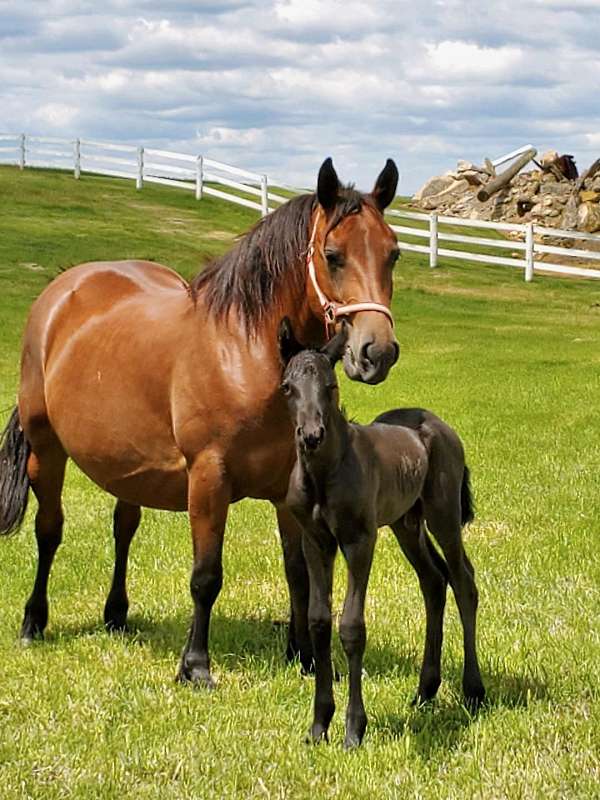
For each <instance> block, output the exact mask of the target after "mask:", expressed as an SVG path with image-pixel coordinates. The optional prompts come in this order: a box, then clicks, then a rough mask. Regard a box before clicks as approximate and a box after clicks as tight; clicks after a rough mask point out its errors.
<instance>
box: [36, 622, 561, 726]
mask: <svg viewBox="0 0 600 800" xmlns="http://www.w3.org/2000/svg"><path fill="white" fill-rule="evenodd" d="M189 626H190V614H189V613H188V612H187V611H181V612H178V613H176V614H172V615H168V616H163V617H159V618H152V617H142V616H139V615H135V614H134V615H132V616H131V617H130V619H129V623H128V629H127V631H126V632H124V633H112V634H109V633H108V632H107V631H106V630H105V628H104V626H103V625H102V623H101V622H100V621H98V623H97V624H87V625H86V624H84V625H81V626H65V627H62V628H60V629H59V630H56V629H54V630H53V631H51V632H50V633H49V635H48V637H47V642H48V644H50V645H53V646H54V647H57V646H60V642H61V641H63V642H64V641H69V640H76V639H80V638H85V637H86V636H94V637H96V636H106V637H107V638H110V637H113V636H117V637H122V639H123V640H124V641H126V642H127V643H128V644H131V645H132V646H135V645H138V646H141V647H147V648H149V649H150V650H152V651H153V652H155V653H156V654H157V655H160V656H167V657H168V656H172V657H173V661H174V663H176V662H177V659H178V658H179V655H180V653H181V652H182V650H183V647H184V645H185V642H186V640H187V635H188V631H189ZM286 645H287V621H286V620H277V621H273V620H270V619H264V618H260V617H229V616H224V615H222V614H219V613H218V612H215V613H213V614H212V617H211V628H210V652H211V656H212V658H213V660H214V661H215V663H218V664H219V666H220V667H221V668H223V669H226V670H236V669H243V668H244V667H246V666H247V665H248V663H249V662H253V663H256V664H262V666H264V667H266V668H267V669H268V670H271V671H273V672H274V671H276V670H278V669H282V668H284V667H285V666H286V661H285V657H284V653H285V650H286ZM333 660H334V663H335V666H336V667H337V668H338V669H339V671H340V672H341V673H342V674H345V673H346V672H347V667H346V659H345V656H344V654H343V651H342V650H341V647H340V645H339V641H338V637H337V635H336V636H334V641H333ZM420 667H421V658H420V655H418V654H417V653H416V652H415V651H412V650H409V651H405V652H402V651H401V650H399V649H398V648H396V647H394V646H392V645H388V644H382V643H381V642H372V643H370V644H368V645H367V650H366V653H365V673H366V675H367V676H368V677H369V678H372V679H375V678H384V677H388V678H389V677H393V676H394V675H397V676H402V677H408V678H410V677H414V682H415V690H416V687H417V684H418V678H419V671H420ZM442 678H443V680H444V681H445V682H446V683H447V684H448V685H449V686H450V687H452V690H453V692H454V691H455V693H456V705H453V707H452V708H451V709H448V710H446V709H444V708H443V707H441V706H437V705H436V701H434V702H433V704H431V706H427V707H426V708H420V709H419V711H420V712H427V713H428V714H429V713H431V714H433V715H434V716H435V717H436V720H437V722H439V719H438V716H439V715H440V714H441V715H442V718H443V717H444V715H445V714H446V711H447V713H448V714H449V715H450V716H449V718H451V719H455V718H456V719H455V721H456V720H462V722H463V723H464V724H469V722H470V721H471V720H472V715H470V714H469V712H468V711H467V710H466V709H465V708H464V707H463V706H462V705H461V695H460V686H461V681H462V664H459V663H458V662H455V663H448V664H446V665H445V666H444V670H443V675H442ZM483 678H484V683H485V685H486V689H487V698H486V701H485V704H484V705H483V707H482V708H481V709H480V711H479V712H478V713H479V715H482V714H487V713H490V712H493V711H494V709H497V708H499V707H501V708H527V707H528V706H529V704H530V703H531V702H532V701H535V700H543V699H547V698H548V697H549V696H550V692H549V689H548V686H547V681H546V679H545V676H539V675H533V674H530V673H528V672H527V671H523V672H520V673H511V672H507V671H503V670H502V669H501V667H499V666H497V665H495V668H494V669H493V670H485V667H484V671H483ZM456 715H458V716H456ZM419 718H421V717H419ZM427 718H428V717H427V715H426V716H424V717H422V719H427ZM409 719H412V717H410V716H408V717H407V716H400V717H398V718H394V717H389V718H387V719H386V720H385V721H384V723H383V724H384V727H386V728H390V726H391V729H392V731H393V730H397V733H398V735H402V733H403V732H404V730H405V727H406V724H407V720H409ZM437 722H436V724H437Z"/></svg>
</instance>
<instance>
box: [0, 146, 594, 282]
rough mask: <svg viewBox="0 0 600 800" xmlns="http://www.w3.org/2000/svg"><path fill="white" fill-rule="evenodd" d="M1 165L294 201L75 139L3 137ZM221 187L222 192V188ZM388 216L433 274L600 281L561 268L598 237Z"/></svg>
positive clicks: (218, 167) (224, 175)
mask: <svg viewBox="0 0 600 800" xmlns="http://www.w3.org/2000/svg"><path fill="white" fill-rule="evenodd" d="M521 149H523V148H521ZM515 152H517V151H515ZM514 155H515V153H509V154H507V156H504V157H503V158H502V159H500V160H499V161H504V160H506V159H507V158H510V157H513V156H514ZM0 162H5V163H6V162H9V163H15V164H18V165H19V166H20V168H21V169H24V168H25V167H26V166H35V167H58V168H63V169H72V170H73V173H74V176H75V178H77V179H79V178H80V176H81V173H82V172H92V173H97V174H101V175H111V176H116V177H121V178H130V179H132V180H135V182H136V187H137V188H138V189H142V187H143V185H144V183H161V184H165V185H167V186H174V187H176V188H178V189H185V190H188V191H192V192H194V193H195V197H196V199H198V200H200V199H202V197H203V195H205V194H206V195H210V196H212V197H218V198H220V199H221V200H225V201H227V202H230V203H236V204H238V205H242V206H245V207H247V208H251V209H253V210H256V211H259V212H260V213H261V215H262V216H265V215H266V214H268V213H269V212H270V211H272V210H273V208H272V204H273V203H276V204H280V203H285V202H286V201H287V200H288V199H289V197H285V196H282V195H280V194H277V193H274V192H273V191H270V189H269V182H268V179H267V176H266V175H260V174H258V173H254V172H249V171H248V170H245V169H240V168H239V167H234V166H231V165H229V164H224V163H222V162H220V161H214V160H213V159H210V158H206V157H204V156H202V155H190V154H187V153H176V152H172V151H170V150H157V149H155V148H150V147H148V148H145V147H141V146H140V147H136V146H135V145H127V144H116V143H112V142H100V141H95V140H91V139H75V140H74V141H73V140H71V139H60V138H51V137H46V136H44V137H40V136H26V135H25V134H20V135H15V134H0ZM217 186H219V188H216V187H217ZM221 187H223V188H221ZM282 188H284V189H285V191H286V192H287V193H288V194H289V193H292V194H294V193H296V190H294V189H292V188H291V187H288V186H285V187H282ZM228 189H229V190H232V189H233V190H234V192H235V193H234V192H232V191H227V190H228ZM386 213H387V214H388V215H389V216H391V217H393V218H394V222H392V225H391V227H392V229H393V230H394V231H395V232H396V234H397V235H398V239H399V245H400V249H401V250H408V251H412V252H416V253H423V254H426V255H428V256H429V265H430V266H431V267H436V266H437V262H438V256H442V257H444V258H460V259H461V260H463V261H477V262H483V263H486V264H500V265H503V266H509V267H517V268H521V269H523V270H524V275H525V280H526V281H531V280H532V279H533V276H534V272H535V271H536V270H540V271H542V272H549V273H557V274H560V275H571V276H577V277H585V278H600V269H589V268H583V267H580V266H570V265H567V264H564V263H562V264H561V263H560V258H569V259H573V258H575V259H584V260H585V261H586V262H588V263H589V262H596V261H600V236H599V235H594V234H587V233H579V232H576V231H566V230H559V229H555V228H545V227H542V226H539V225H535V226H534V225H533V223H527V224H517V223H506V222H487V221H483V220H472V219H462V218H460V217H448V216H441V215H438V214H437V213H435V212H434V213H432V214H421V213H417V212H411V211H400V210H394V209H392V210H388V211H387V212H386ZM398 218H400V219H405V220H408V221H411V222H413V223H416V225H415V226H414V227H413V226H409V225H398V224H395V222H396V220H397V219H398ZM448 225H452V226H460V227H464V228H466V229H467V230H466V231H465V233H466V234H467V235H464V236H463V235H460V234H456V233H451V232H446V231H445V230H444V228H445V227H447V226H448ZM477 228H483V229H492V230H497V231H502V232H518V233H519V239H518V240H516V241H512V240H510V241H507V240H505V239H491V238H485V237H482V236H476V235H475V236H474V235H472V234H471V233H470V231H472V230H473V229H477ZM411 237H415V238H417V239H419V238H423V239H426V242H427V243H426V244H416V243H413V242H410V241H406V239H407V238H411ZM543 237H556V238H560V239H567V240H575V241H577V240H579V241H582V240H586V241H594V242H597V243H598V250H597V251H596V250H584V249H577V248H571V247H565V246H558V245H551V244H544V243H543V241H544V239H543ZM440 242H449V243H454V242H456V243H461V244H466V245H471V246H473V245H475V246H476V247H477V248H479V249H480V248H484V250H487V249H490V248H492V249H493V250H495V251H498V250H500V251H504V250H510V251H512V252H513V253H515V252H516V253H517V254H519V255H521V257H513V256H508V255H507V256H502V255H497V254H494V253H490V254H487V253H485V252H484V253H478V252H473V251H472V250H468V249H466V250H455V249H452V248H445V247H440ZM542 254H544V255H547V254H550V255H555V256H559V260H557V261H555V262H548V261H541V260H540V259H539V256H540V255H542Z"/></svg>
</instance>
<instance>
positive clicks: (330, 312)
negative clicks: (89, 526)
mask: <svg viewBox="0 0 600 800" xmlns="http://www.w3.org/2000/svg"><path fill="white" fill-rule="evenodd" d="M397 181H398V171H397V169H396V166H395V164H394V163H393V161H391V160H388V161H387V163H386V166H385V167H384V169H383V170H382V172H381V174H380V175H379V177H378V178H377V181H376V182H375V186H374V189H373V191H372V192H371V193H370V194H360V193H358V192H357V191H355V190H354V189H352V188H344V187H342V186H341V185H340V183H339V181H338V177H337V175H336V172H335V170H334V168H333V165H332V162H331V159H327V160H326V161H325V162H324V163H323V165H322V166H321V169H320V171H319V176H318V185H317V191H316V193H315V194H310V195H303V196H301V197H297V198H294V199H292V200H290V201H289V202H288V203H286V204H285V205H283V206H282V207H281V208H279V209H278V210H276V211H274V212H273V213H272V214H271V215H269V216H268V217H266V218H265V219H263V220H261V221H260V222H259V223H258V224H257V225H256V226H255V227H254V228H253V229H252V230H251V231H250V232H249V233H248V234H246V236H245V237H244V238H242V239H241V240H240V242H239V243H238V244H237V245H236V246H235V247H234V248H233V249H232V250H231V251H230V252H229V253H228V254H226V255H225V256H224V257H223V258H222V259H220V260H218V261H216V262H215V263H213V264H212V265H210V266H209V267H207V268H206V269H205V270H204V271H203V272H201V273H200V274H199V275H198V276H197V278H196V279H195V280H194V281H192V283H191V284H188V283H186V282H185V281H184V280H183V279H182V278H181V277H180V276H179V275H178V274H177V273H175V272H173V271H172V270H170V269H168V268H166V267H164V266H161V265H158V264H153V263H150V262H140V261H127V262H99V263H90V264H82V265H80V266H78V267H74V268H72V269H69V270H68V271H66V272H64V273H62V274H61V275H59V276H58V277H57V278H56V279H55V280H54V281H53V282H52V283H51V284H50V285H49V286H48V287H47V288H46V289H45V290H44V292H43V293H42V294H41V295H40V297H39V298H38V299H37V301H36V302H35V303H34V305H33V307H32V309H31V312H30V315H29V319H28V321H27V326H26V329H25V334H24V342H23V352H22V362H21V383H20V387H19V394H18V407H17V408H16V409H15V411H14V412H13V415H12V417H11V419H10V421H9V423H8V425H7V428H6V430H5V431H4V435H3V441H2V448H1V450H0V532H2V533H10V532H11V531H13V530H15V529H16V528H18V527H19V525H20V523H21V522H22V520H23V515H24V513H25V507H26V503H27V496H28V489H29V487H30V486H31V488H32V489H33V492H34V494H35V496H36V498H37V501H38V510H37V513H36V518H35V534H36V540H37V545H38V566H37V573H36V578H35V583H34V587H33V591H32V594H31V597H30V598H29V600H28V602H27V604H26V607H25V615H24V620H23V625H22V628H21V637H22V639H23V641H24V642H29V641H31V640H32V639H33V638H35V637H41V636H42V635H43V631H44V628H45V627H46V624H47V620H48V600H47V585H48V577H49V573H50V568H51V565H52V561H53V558H54V555H55V553H56V550H57V548H58V546H59V544H60V541H61V536H62V524H63V513H62V506H61V493H62V487H63V480H64V474H65V465H66V461H67V458H69V457H70V458H72V459H73V461H75V462H76V463H77V464H78V466H79V467H80V468H81V469H82V470H83V472H84V473H85V474H86V475H88V476H89V477H90V478H91V479H92V480H93V481H94V482H95V483H96V484H98V486H100V487H102V488H103V489H105V490H106V491H107V492H110V493H111V494H113V495H114V496H115V497H116V498H117V503H116V507H115V512H114V538H115V568H114V574H113V580H112V585H111V589H110V592H109V595H108V599H107V601H106V606H105V610H104V619H105V623H106V625H107V627H108V628H111V629H122V628H124V627H125V624H126V617H127V610H128V598H127V592H126V570H127V558H128V552H129V546H130V543H131V540H132V538H133V536H134V534H135V532H136V529H137V527H138V524H139V522H140V516H141V510H140V509H141V507H142V506H147V507H152V508H162V509H170V510H173V511H186V510H187V512H188V514H189V519H190V525H191V533H192V543H193V567H192V575H191V583H190V586H191V595H192V599H193V603H194V616H193V622H192V626H191V629H190V633H189V637H188V640H187V643H186V645H185V648H184V651H183V655H182V659H181V666H180V669H179V678H180V679H181V680H183V681H191V682H194V683H199V684H203V685H206V686H211V685H212V678H211V674H210V667H209V656H208V629H209V620H210V613H211V609H212V606H213V603H214V601H215V599H216V598H217V595H218V593H219V591H220V588H221V584H222V544H223V534H224V528H225V521H226V517H227V509H228V506H229V504H230V503H233V502H236V501H237V500H240V499H242V498H244V497H254V498H261V499H266V500H269V501H271V502H272V503H273V504H274V505H275V506H276V508H277V514H278V522H279V528H280V532H281V538H282V546H283V553H284V564H285V570H286V577H287V580H288V585H289V591H290V599H291V609H292V613H291V621H290V634H289V644H288V656H296V655H299V657H300V660H301V662H302V664H303V666H304V667H305V668H308V667H310V665H311V664H312V651H311V643H310V637H309V633H308V622H307V613H308V575H307V572H306V564H305V561H304V557H303V554H302V549H301V535H300V530H299V528H298V525H297V522H296V521H295V520H294V518H293V516H292V515H291V514H290V513H289V511H288V510H287V509H286V508H285V497H286V492H287V487H288V481H289V475H290V472H291V469H292V466H293V464H294V458H295V455H294V436H293V430H292V424H291V421H290V417H289V413H288V409H287V406H286V403H285V399H284V398H283V397H282V396H281V393H280V392H279V383H280V378H281V366H280V358H279V350H278V345H277V329H278V324H279V321H280V320H281V318H282V316H284V315H286V316H288V317H289V318H290V320H291V324H292V325H293V326H294V330H295V331H296V332H297V333H298V336H299V337H300V338H301V339H302V341H306V342H311V343H313V344H314V345H315V346H319V345H322V344H323V343H324V341H325V339H326V331H327V329H328V327H329V329H331V328H333V327H335V324H336V322H337V321H338V320H339V319H340V318H342V317H343V318H346V319H348V321H349V323H350V331H351V332H350V336H349V339H348V343H347V347H346V353H345V356H344V365H345V370H346V373H347V374H348V376H349V377H350V378H352V379H355V380H359V381H363V382H365V383H370V384H375V383H379V382H380V381H382V380H384V379H385V377H386V376H387V374H388V372H389V369H390V368H391V366H392V365H393V364H394V362H395V361H396V359H397V357H398V352H399V349H398V344H397V342H396V339H395V336H394V332H393V327H392V324H391V314H390V312H389V305H390V302H391V296H392V267H393V264H394V261H395V260H396V258H397V255H398V245H397V242H396V238H395V236H394V234H393V232H392V230H391V229H390V228H389V226H388V225H387V224H386V223H385V222H384V219H383V210H384V209H385V207H386V206H387V205H388V204H389V203H390V202H391V201H392V199H393V197H394V194H395V191H396V186H397ZM324 322H326V323H327V325H325V324H324Z"/></svg>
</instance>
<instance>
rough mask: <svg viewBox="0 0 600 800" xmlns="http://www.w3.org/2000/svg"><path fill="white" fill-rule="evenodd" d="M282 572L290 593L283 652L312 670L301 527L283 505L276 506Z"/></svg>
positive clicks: (307, 590)
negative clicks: (287, 628) (281, 553)
mask: <svg viewBox="0 0 600 800" xmlns="http://www.w3.org/2000/svg"><path fill="white" fill-rule="evenodd" d="M277 523H278V526H279V534H280V536H281V547H282V549H283V561H284V565H285V576H286V578H287V584H288V589H289V593H290V607H291V612H290V627H289V631H288V644H287V650H286V656H287V659H288V661H293V660H294V659H295V658H297V657H299V658H300V663H301V665H302V669H303V671H304V672H311V671H312V670H313V652H312V644H311V641H310V634H309V632H308V596H309V588H308V569H307V566H306V560H305V558H304V553H303V552H302V527H301V526H300V524H299V523H298V521H297V520H296V518H295V517H294V516H293V514H292V513H291V511H289V510H288V509H287V508H285V507H284V506H280V507H278V508H277Z"/></svg>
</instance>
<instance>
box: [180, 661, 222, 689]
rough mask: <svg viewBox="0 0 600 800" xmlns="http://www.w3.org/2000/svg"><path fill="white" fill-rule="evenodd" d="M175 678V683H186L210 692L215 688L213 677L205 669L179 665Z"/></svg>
mask: <svg viewBox="0 0 600 800" xmlns="http://www.w3.org/2000/svg"><path fill="white" fill-rule="evenodd" d="M175 680H176V681H177V683H182V684H188V685H190V686H193V687H194V688H198V689H205V690H206V691H208V692H212V691H214V690H215V689H216V688H217V684H216V683H215V680H214V678H213V677H212V675H211V674H210V672H209V671H208V670H206V669H198V668H196V669H194V668H189V667H181V668H180V669H179V672H178V673H177V675H176V677H175Z"/></svg>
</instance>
